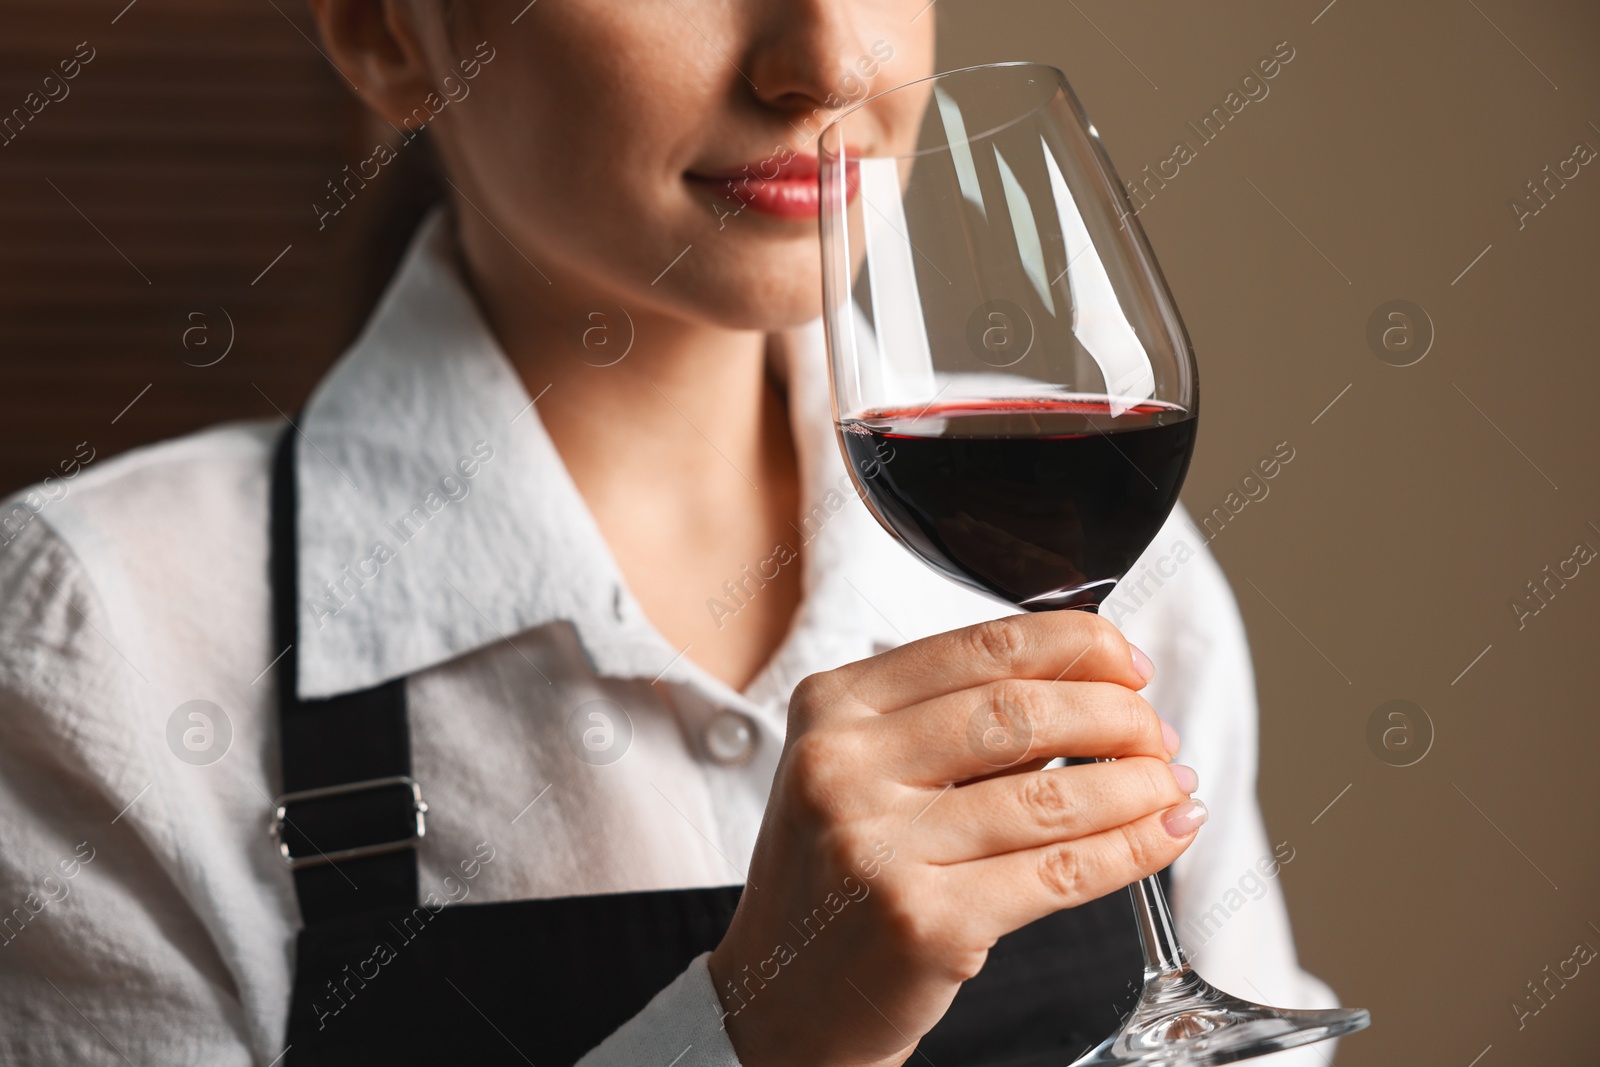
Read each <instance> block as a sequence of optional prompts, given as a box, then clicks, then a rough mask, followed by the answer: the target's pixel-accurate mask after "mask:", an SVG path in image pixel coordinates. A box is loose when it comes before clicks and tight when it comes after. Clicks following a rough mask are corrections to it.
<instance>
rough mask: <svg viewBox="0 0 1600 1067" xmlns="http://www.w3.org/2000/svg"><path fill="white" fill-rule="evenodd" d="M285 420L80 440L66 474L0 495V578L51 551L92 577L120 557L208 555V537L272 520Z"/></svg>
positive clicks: (144, 561)
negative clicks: (111, 446) (126, 444)
mask: <svg viewBox="0 0 1600 1067" xmlns="http://www.w3.org/2000/svg"><path fill="white" fill-rule="evenodd" d="M281 425H282V424H281V423H277V424H274V423H273V422H271V421H265V420H262V421H251V422H235V423H226V424H223V425H220V426H215V427H212V428H210V429H206V430H202V431H199V432H197V433H193V434H189V435H187V436H184V437H179V438H175V439H173V440H170V441H163V442H161V443H159V444H154V445H148V446H145V447H142V448H136V449H133V450H132V451H129V452H125V453H122V454H121V455H118V456H116V457H113V458H108V459H101V458H98V457H97V456H96V454H95V449H94V448H93V446H92V445H91V444H90V443H89V442H83V443H82V444H80V445H79V446H78V448H77V449H76V451H75V453H74V455H73V456H72V457H71V458H69V459H65V460H63V461H62V462H61V463H60V464H59V473H56V474H52V475H50V476H49V477H47V478H45V480H44V481H42V482H38V483H36V484H34V485H31V486H29V487H27V488H26V489H22V490H19V491H18V492H16V493H13V494H12V495H11V496H9V497H7V498H6V499H5V500H4V502H0V582H4V583H6V584H8V585H13V586H14V584H15V583H16V582H17V581H18V580H19V579H20V578H21V577H22V576H23V575H25V574H27V573H29V572H30V570H32V569H33V568H34V567H36V566H37V565H38V563H39V561H40V560H42V559H44V558H47V557H52V558H55V557H63V556H70V557H72V558H73V559H74V560H75V561H76V563H77V565H78V566H80V567H81V568H83V569H84V570H86V571H87V572H89V574H90V577H93V576H94V574H95V572H97V571H100V570H102V569H104V568H105V567H107V566H111V565H114V564H118V563H120V564H122V565H125V566H135V567H137V568H144V567H155V568H158V569H159V567H160V566H161V563H162V561H165V560H171V561H174V562H178V561H184V562H187V563H189V564H195V563H200V562H203V561H204V560H205V559H206V558H207V557H209V556H211V555H213V554H214V552H215V549H214V548H212V547H208V546H216V545H218V544H219V543H222V542H223V541H225V539H227V538H228V537H229V536H231V535H234V534H235V533H236V531H237V530H238V528H239V527H241V526H242V525H244V524H246V523H253V524H258V525H259V524H260V523H262V522H264V521H265V515H266V479H267V475H268V469H269V467H270V464H271V453H272V448H273V445H274V443H275V442H276V440H277V436H278V432H279V431H278V428H277V427H278V426H281ZM263 536H264V533H263ZM196 553H198V557H197V556H196ZM13 591H14V590H13Z"/></svg>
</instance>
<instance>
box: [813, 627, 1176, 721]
mask: <svg viewBox="0 0 1600 1067" xmlns="http://www.w3.org/2000/svg"><path fill="white" fill-rule="evenodd" d="M1144 662H1145V663H1146V664H1148V662H1149V661H1148V660H1145V661H1144ZM829 678H830V680H831V683H832V684H833V685H836V686H838V687H840V688H842V689H843V690H844V691H847V692H848V693H849V694H850V695H851V696H852V697H853V698H854V699H856V700H857V701H859V702H861V703H863V704H866V705H867V706H869V707H873V708H877V709H878V710H880V711H893V710H896V709H897V708H904V707H908V706H910V705H912V704H917V703H920V702H921V701H924V700H929V699H931V698H933V697H936V696H940V695H942V694H945V693H953V692H958V691H960V690H962V689H970V688H972V687H973V686H978V685H983V684H984V683H986V682H995V681H999V680H1001V679H1004V678H1030V679H1043V680H1060V679H1065V680H1072V681H1103V682H1115V683H1116V684H1118V685H1122V686H1126V687H1128V688H1130V689H1141V688H1143V687H1144V684H1145V682H1146V680H1147V679H1146V676H1145V675H1144V674H1143V673H1142V672H1141V670H1140V666H1139V665H1138V664H1136V663H1135V660H1134V657H1133V652H1132V646H1130V645H1129V644H1128V642H1127V640H1126V639H1125V638H1124V637H1123V636H1122V634H1121V633H1120V632H1119V631H1118V630H1117V628H1116V627H1115V626H1112V625H1111V624H1110V623H1109V622H1107V621H1105V620H1104V619H1102V618H1100V617H1099V616H1098V615H1094V614H1091V613H1089V612H1084V611H1047V612H1040V613H1038V614H1035V615H1007V616H1005V617H1003V618H999V619H994V620H992V621H990V622H984V623H979V624H978V625H976V626H969V627H966V628H965V629H961V630H953V631H951V632H950V633H944V634H938V635H936V636H934V637H927V638H923V639H922V640H920V641H913V642H911V643H910V644H906V645H902V646H900V647H899V648H896V649H892V650H891V651H889V652H885V653H883V654H882V655H879V656H874V657H872V658H871V659H868V660H862V661H860V662H859V663H852V664H849V665H847V666H844V667H841V668H839V669H838V670H836V671H832V672H830V674H829Z"/></svg>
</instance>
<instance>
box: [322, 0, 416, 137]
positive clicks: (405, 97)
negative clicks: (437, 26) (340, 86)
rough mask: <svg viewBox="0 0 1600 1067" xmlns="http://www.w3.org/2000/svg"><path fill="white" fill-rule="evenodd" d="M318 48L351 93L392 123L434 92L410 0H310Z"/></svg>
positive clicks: (402, 117)
mask: <svg viewBox="0 0 1600 1067" xmlns="http://www.w3.org/2000/svg"><path fill="white" fill-rule="evenodd" d="M310 5H311V13H312V16H313V17H314V18H315V19H316V20H317V28H318V29H319V30H320V31H321V34H322V43H323V47H324V49H325V50H326V52H327V54H328V57H329V58H330V59H331V60H332V61H333V64H334V66H336V67H338V68H339V73H341V74H343V75H344V77H345V80H346V81H348V82H350V83H351V84H352V85H354V86H355V89H356V95H358V96H359V97H360V98H361V100H362V101H363V102H364V103H366V104H367V106H369V107H371V108H372V109H373V110H375V111H377V112H378V113H379V114H380V115H382V116H383V117H384V118H385V119H387V120H388V121H389V122H390V124H391V125H399V123H400V122H401V121H402V120H403V119H404V118H406V117H407V116H409V115H410V114H411V112H412V110H413V109H415V108H418V107H421V106H422V101H423V98H424V97H426V96H427V95H428V94H429V93H430V92H432V91H433V81H432V78H431V77H430V68H429V65H428V57H427V52H426V50H425V49H424V47H423V41H422V32H421V30H422V27H421V26H420V25H418V18H419V15H420V12H419V11H418V7H419V6H420V5H418V4H417V3H416V2H415V0H310Z"/></svg>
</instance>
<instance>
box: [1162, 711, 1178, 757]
mask: <svg viewBox="0 0 1600 1067" xmlns="http://www.w3.org/2000/svg"><path fill="white" fill-rule="evenodd" d="M1161 740H1162V741H1163V742H1164V743H1165V744H1166V746H1167V755H1169V756H1176V755H1177V754H1178V746H1179V742H1178V731H1176V730H1174V729H1173V728H1172V724H1171V723H1170V722H1168V721H1167V720H1166V719H1162V720H1161Z"/></svg>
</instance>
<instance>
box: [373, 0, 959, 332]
mask: <svg viewBox="0 0 1600 1067" xmlns="http://www.w3.org/2000/svg"><path fill="white" fill-rule="evenodd" d="M418 2H419V3H421V4H423V5H429V4H431V5H433V11H432V15H431V27H428V28H424V29H423V30H422V31H421V32H420V33H419V37H420V39H421V40H422V41H423V42H425V43H424V49H425V51H426V54H427V66H428V68H429V74H430V77H431V79H432V81H433V84H434V85H435V86H436V87H440V88H441V92H440V96H441V97H443V96H445V95H446V94H445V93H444V92H443V91H442V90H444V89H451V88H452V87H454V95H455V96H458V97H460V99H459V100H452V102H450V103H449V104H448V105H447V106H444V107H443V108H442V110H440V111H439V114H438V116H437V117H436V118H434V119H433V120H432V122H431V123H430V128H431V129H432V131H433V137H434V138H435V143H436V144H437V145H438V147H439V150H440V152H441V154H442V156H443V157H444V161H445V167H446V170H447V172H448V173H449V176H450V178H451V180H452V181H453V182H454V183H455V184H456V185H457V186H458V187H459V188H460V191H461V192H462V193H463V194H464V195H465V196H466V197H467V198H468V199H469V200H470V201H471V205H473V206H471V207H463V215H470V214H471V213H472V212H473V211H474V210H477V211H481V212H482V214H483V216H484V217H486V218H487V220H488V221H490V222H492V223H493V225H494V227H495V228H496V229H498V230H499V231H501V234H502V235H503V236H504V238H505V239H506V241H507V242H508V243H509V244H511V245H514V246H515V248H516V249H517V250H519V251H520V253H522V254H524V255H525V257H526V258H527V259H528V260H531V261H532V262H533V263H534V264H535V265H536V266H537V267H538V268H539V270H540V271H541V272H542V273H543V274H544V275H546V276H548V277H549V278H550V279H551V281H552V283H553V285H554V287H555V288H554V289H553V290H552V292H553V293H565V294H568V295H570V296H572V297H575V298H577V299H606V300H610V301H614V302H615V303H617V304H619V305H621V306H623V307H625V308H630V309H638V310H643V309H651V310H654V311H656V312H658V313H666V314H670V315H673V316H677V317H682V318H687V319H691V320H696V321H702V322H711V323H715V324H717V325H720V326H724V327H729V328H736V329H777V328H782V327H786V326H791V325H795V324H797V323H800V322H803V321H806V320H807V319H810V318H812V317H814V316H815V315H816V314H818V312H819V311H820V303H821V302H820V290H821V283H820V276H819V275H820V256H819V254H818V247H817V242H818V236H817V210H816V180H815V157H816V152H817V143H816V142H817V135H818V134H819V133H820V132H821V131H822V129H823V127H824V126H826V125H827V124H828V122H830V121H831V120H832V119H833V118H834V117H835V116H836V115H837V113H838V111H839V110H840V109H841V108H842V107H846V106H849V105H850V104H854V103H857V102H859V101H861V100H864V99H866V98H867V97H869V96H871V95H873V94H876V93H879V92H881V91H883V90H884V89H887V88H889V87H891V86H893V85H897V84H900V83H902V82H906V81H910V80H913V79H915V78H920V77H924V76H926V75H928V74H930V73H932V64H933V44H934V41H933V37H934V35H933V23H934V15H933V12H932V11H930V10H927V8H928V7H930V6H931V5H929V4H928V3H927V0H536V2H535V3H533V4H529V5H527V6H526V7H524V5H525V4H527V0H458V2H457V3H456V4H455V5H454V7H455V10H454V11H453V12H452V13H451V15H450V19H451V20H452V21H453V26H452V27H451V29H450V31H449V32H445V29H444V20H443V19H442V17H441V14H440V10H441V9H440V5H442V4H443V3H444V0H418ZM513 18H515V19H516V21H515V22H513V21H512V20H513ZM425 21H428V20H427V19H425ZM479 42H484V45H483V46H482V47H480V46H479ZM491 50H492V51H491ZM458 52H459V54H456V53H458ZM485 56H492V58H490V59H489V61H488V62H487V63H482V65H481V66H480V67H479V68H478V73H477V76H476V77H475V78H473V79H472V80H471V81H470V82H465V83H463V80H462V78H461V71H460V66H459V64H460V62H461V61H462V60H465V59H472V58H477V59H479V60H482V59H483V57H485ZM446 75H453V76H454V80H453V81H452V82H451V83H449V84H445V83H444V81H443V79H444V77H445V76H446ZM462 84H465V85H467V86H470V91H469V92H468V93H467V94H466V95H465V96H461V93H462V88H461V86H462ZM899 95H901V94H896V96H899ZM921 110H922V108H921V98H920V97H918V98H908V99H906V100H896V99H895V98H894V97H891V98H890V99H889V100H888V101H879V102H877V103H874V104H873V105H871V107H870V108H869V109H868V113H867V115H866V116H865V121H863V122H862V123H861V124H860V125H859V126H858V127H857V131H856V132H855V134H854V137H855V138H856V141H855V143H854V144H853V145H852V147H853V148H855V149H858V150H860V151H861V152H862V153H864V154H872V153H874V152H875V151H879V150H884V149H888V148H891V147H895V146H901V147H904V146H907V145H908V144H909V143H910V142H912V141H914V139H915V137H916V132H917V125H918V123H919V122H920V119H921ZM390 117H391V119H392V120H394V121H398V117H397V116H393V115H391V116H390ZM762 177H767V178H772V179H775V180H772V181H767V182H762V181H761V180H760V179H761V178H762ZM488 240H489V241H491V242H492V241H496V240H498V238H493V237H490V238H489V239H488ZM502 251H504V252H506V254H508V255H509V254H511V253H510V251H509V250H506V249H502ZM511 262H514V263H516V264H518V265H519V266H522V267H523V269H525V265H522V264H521V262H520V259H513V260H511ZM481 266H482V265H481V264H480V265H479V267H480V269H481ZM541 284H542V283H541Z"/></svg>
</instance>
